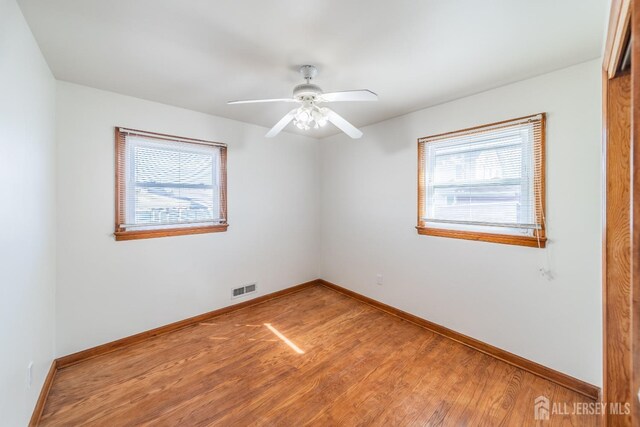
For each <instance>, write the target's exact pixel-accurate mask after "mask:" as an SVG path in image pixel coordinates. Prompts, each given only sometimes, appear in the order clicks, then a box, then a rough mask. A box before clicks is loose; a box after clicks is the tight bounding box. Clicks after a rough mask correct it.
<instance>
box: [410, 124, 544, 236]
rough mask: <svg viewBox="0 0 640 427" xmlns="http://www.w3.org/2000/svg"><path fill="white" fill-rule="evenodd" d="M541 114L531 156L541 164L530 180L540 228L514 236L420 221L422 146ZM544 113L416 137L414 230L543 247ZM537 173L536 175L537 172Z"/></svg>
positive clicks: (423, 200)
mask: <svg viewBox="0 0 640 427" xmlns="http://www.w3.org/2000/svg"><path fill="white" fill-rule="evenodd" d="M538 116H541V119H540V121H541V123H540V126H541V137H540V142H539V145H540V148H539V149H538V150H536V149H535V147H534V156H535V157H534V159H535V160H536V161H537V163H538V164H539V165H540V168H539V169H535V168H534V177H533V181H534V182H536V180H539V182H540V185H534V199H535V215H536V220H539V219H542V220H541V221H539V222H540V225H541V228H540V229H537V230H534V235H533V236H517V235H510V234H499V233H487V232H480V231H468V230H452V229H446V228H435V227H428V226H427V224H426V222H425V221H424V220H423V218H424V217H425V213H426V198H425V193H426V186H425V174H426V170H425V169H426V165H425V164H424V161H423V160H424V155H425V153H424V150H425V145H426V144H428V143H429V142H430V141H432V139H433V138H443V137H446V136H449V135H452V134H458V133H473V132H474V131H480V130H482V129H484V128H488V127H496V126H500V125H508V124H509V123H510V122H514V121H520V120H526V119H533V118H535V117H538ZM545 134H546V114H545V113H539V114H533V115H530V116H524V117H518V118H515V119H510V120H503V121H500V122H495V123H490V124H486V125H480V126H474V127H470V128H466V129H461V130H456V131H453V132H445V133H441V134H437V135H431V136H428V137H423V138H418V225H417V226H416V229H417V231H418V234H420V235H425V236H436V237H450V238H454V239H464V240H475V241H481V242H491V243H503V244H507V245H517V246H528V247H533V248H544V247H545V246H546V242H547V237H546V224H545V220H544V219H545V212H546V196H545V194H546V187H545V185H546V158H545V151H546V149H545V139H546V135H545ZM538 174H539V176H536V175H538Z"/></svg>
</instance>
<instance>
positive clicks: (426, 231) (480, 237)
mask: <svg viewBox="0 0 640 427" xmlns="http://www.w3.org/2000/svg"><path fill="white" fill-rule="evenodd" d="M416 229H417V230H418V234H422V235H425V236H436V237H451V238H453V239H464V240H476V241H480V242H491V243H503V244H506V245H517V246H528V247H532V248H544V247H545V246H546V242H547V238H546V237H540V238H538V237H531V236H511V235H508V234H492V233H479V232H476V231H462V230H447V229H442V228H429V227H416Z"/></svg>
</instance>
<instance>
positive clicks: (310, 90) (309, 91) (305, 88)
mask: <svg viewBox="0 0 640 427" xmlns="http://www.w3.org/2000/svg"><path fill="white" fill-rule="evenodd" d="M320 94H322V89H320V87H319V86H317V85H314V84H311V83H302V84H300V85H298V86H296V87H295V88H293V97H294V98H296V99H302V98H305V97H315V96H318V95H320Z"/></svg>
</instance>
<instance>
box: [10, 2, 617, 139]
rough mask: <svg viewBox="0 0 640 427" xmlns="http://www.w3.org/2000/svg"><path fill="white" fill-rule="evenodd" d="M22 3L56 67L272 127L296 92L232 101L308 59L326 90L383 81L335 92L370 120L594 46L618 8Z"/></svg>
mask: <svg viewBox="0 0 640 427" xmlns="http://www.w3.org/2000/svg"><path fill="white" fill-rule="evenodd" d="M19 3H20V5H21V8H22V10H23V13H24V15H25V17H26V19H27V21H28V22H29V25H30V27H31V29H32V31H33V33H34V35H35V37H36V39H37V41H38V43H39V45H40V47H41V49H42V52H43V54H44V56H45V57H46V59H47V61H48V63H49V66H50V67H51V70H52V71H53V73H54V75H55V76H56V78H58V79H60V80H66V81H70V82H74V83H79V84H82V85H87V86H91V87H95V88H99V89H105V90H109V91H114V92H118V93H122V94H126V95H131V96H135V97H139V98H144V99H149V100H153V101H158V102H162V103H166V104H171V105H176V106H180V107H184V108H188V109H191V110H196V111H202V112H206V113H210V114H215V115H217V116H222V117H228V118H232V119H237V120H241V121H244V122H250V123H255V124H258V125H262V126H266V127H271V126H272V125H273V124H275V123H276V122H277V121H278V120H279V119H280V118H281V117H282V116H283V115H284V114H286V112H287V111H288V110H289V109H290V104H259V105H232V106H229V105H226V101H228V100H232V99H245V98H279V97H287V96H289V95H290V94H291V90H292V89H293V86H294V85H296V84H298V83H301V82H302V79H301V78H300V76H299V74H297V71H296V70H297V68H298V67H299V66H300V65H302V64H314V65H317V66H318V68H319V70H320V74H319V75H318V77H317V78H316V80H315V83H316V84H318V85H319V86H321V87H322V88H323V89H324V90H325V91H327V92H329V91H336V90H346V89H361V88H368V89H371V90H373V91H374V92H376V93H378V95H379V97H380V100H379V101H378V102H377V103H371V102H368V103H367V102H365V103H352V104H347V103H339V104H333V106H332V108H334V109H335V110H336V111H337V112H338V113H339V114H342V115H343V116H344V117H345V118H346V119H347V120H349V121H351V122H352V123H353V124H354V125H356V126H364V125H367V124H371V123H375V122H378V121H381V120H384V119H388V118H391V117H395V116H398V115H401V114H405V113H408V112H410V111H415V110H417V109H420V108H424V107H427V106H431V105H435V104H438V103H442V102H445V101H448V100H452V99H455V98H459V97H462V96H466V95H470V94H473V93H477V92H480V91H483V90H486V89H490V88H493V87H497V86H501V85H504V84H507V83H510V82H514V81H517V80H521V79H524V78H527V77H531V76H535V75H538V74H542V73H545V72H548V71H552V70H555V69H559V68H563V67H566V66H569V65H572V64H576V63H579V62H583V61H586V60H589V59H593V58H596V57H598V56H600V54H601V44H602V38H603V34H604V25H605V17H606V15H607V12H608V11H607V0H482V1H480V0H393V1H392V0H315V1H310V0H235V1H223V0H189V1H184V0H183V1H179V0H109V1H105V0H19ZM286 130H287V131H291V132H293V131H294V128H293V126H292V125H289V127H288V128H287V129H286ZM296 131H297V129H296ZM337 132H338V131H337V129H336V128H334V127H333V126H332V125H328V126H327V127H326V128H324V129H322V130H320V131H313V132H311V133H310V135H311V136H315V137H324V136H327V135H331V134H334V133H337Z"/></svg>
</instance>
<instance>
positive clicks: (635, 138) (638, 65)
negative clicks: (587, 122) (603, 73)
mask: <svg viewBox="0 0 640 427" xmlns="http://www.w3.org/2000/svg"><path fill="white" fill-rule="evenodd" d="M630 27H631V207H630V208H631V375H632V377H631V390H632V401H633V403H632V414H633V418H634V425H636V426H638V425H640V1H638V0H633V1H632V11H631V24H630Z"/></svg>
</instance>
